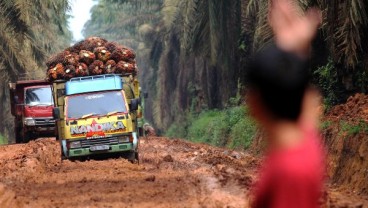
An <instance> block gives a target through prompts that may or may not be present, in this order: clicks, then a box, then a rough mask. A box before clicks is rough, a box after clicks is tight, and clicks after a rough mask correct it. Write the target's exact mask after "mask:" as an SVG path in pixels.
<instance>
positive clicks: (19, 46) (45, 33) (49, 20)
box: [0, 0, 71, 138]
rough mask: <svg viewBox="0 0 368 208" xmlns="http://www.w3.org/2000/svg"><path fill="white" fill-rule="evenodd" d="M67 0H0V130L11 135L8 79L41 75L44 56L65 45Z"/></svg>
mask: <svg viewBox="0 0 368 208" xmlns="http://www.w3.org/2000/svg"><path fill="white" fill-rule="evenodd" d="M68 9H69V1H68V0H60V1H52V0H42V1H40V0H36V1H24V0H3V1H1V3H0V31H1V32H0V42H1V47H0V89H2V90H0V109H1V112H0V120H1V121H3V123H2V125H1V126H0V132H1V133H2V134H3V135H4V136H5V137H7V138H12V137H13V135H12V132H13V131H12V126H13V119H12V116H11V114H10V110H9V107H10V106H9V103H10V102H9V93H8V85H7V83H8V82H9V81H15V80H18V79H21V78H43V77H44V73H43V72H44V70H42V69H41V68H43V67H44V63H43V62H44V60H45V59H46V57H47V56H48V55H49V54H51V53H53V52H55V51H57V50H59V49H61V48H64V47H65V46H67V45H68V44H69V41H70V39H71V33H70V32H69V31H68V29H67V18H68V16H67V15H66V11H67V10H68Z"/></svg>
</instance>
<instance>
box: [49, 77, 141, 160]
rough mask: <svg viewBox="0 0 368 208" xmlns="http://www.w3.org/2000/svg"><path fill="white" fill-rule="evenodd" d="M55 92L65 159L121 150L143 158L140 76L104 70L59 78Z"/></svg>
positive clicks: (137, 157) (126, 155)
mask: <svg viewBox="0 0 368 208" xmlns="http://www.w3.org/2000/svg"><path fill="white" fill-rule="evenodd" d="M52 92H53V93H52V94H53V99H54V108H53V117H54V119H55V120H56V124H57V135H56V137H57V139H58V140H59V142H60V147H61V158H62V159H74V158H80V157H90V156H93V155H99V154H120V155H122V156H124V157H125V158H127V159H128V160H129V161H131V162H134V161H139V136H140V135H142V133H141V134H140V132H143V131H142V127H143V126H139V125H140V124H141V123H142V121H141V120H142V119H143V118H142V113H141V112H142V106H141V104H140V100H141V99H140V96H141V93H140V88H139V82H138V80H137V77H136V76H134V75H133V74H103V75H93V76H84V77H74V78H71V79H70V80H67V81H66V80H55V81H53V82H52ZM138 121H140V122H138ZM138 124H139V125H138ZM142 125H143V124H142Z"/></svg>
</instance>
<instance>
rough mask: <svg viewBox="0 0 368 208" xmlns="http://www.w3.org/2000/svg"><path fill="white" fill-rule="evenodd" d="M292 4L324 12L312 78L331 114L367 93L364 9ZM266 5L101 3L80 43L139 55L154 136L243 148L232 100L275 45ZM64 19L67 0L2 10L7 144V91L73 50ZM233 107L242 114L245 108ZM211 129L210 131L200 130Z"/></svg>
mask: <svg viewBox="0 0 368 208" xmlns="http://www.w3.org/2000/svg"><path fill="white" fill-rule="evenodd" d="M296 2H297V3H298V5H299V7H300V10H299V12H300V13H303V11H304V10H305V9H306V8H308V7H311V6H317V7H319V8H320V9H321V10H322V11H323V24H322V26H321V29H320V32H319V33H318V36H317V38H316V40H315V42H314V43H313V50H312V53H311V58H312V59H311V60H312V61H311V71H312V72H313V73H312V74H313V78H314V79H313V80H314V82H315V83H316V84H317V85H318V86H320V87H321V89H322V92H323V93H324V95H325V97H326V105H327V106H329V105H335V104H337V103H340V102H343V101H345V99H346V98H347V97H348V96H349V95H351V94H353V93H355V92H366V90H367V89H368V71H367V70H368V45H367V44H364V43H366V42H367V41H368V33H367V31H368V3H367V1H365V0H346V1H326V0H297V1H296ZM268 4H269V1H268V0H232V1H228V0H202V1H198V0H185V1H184V0H146V1H135V0H99V1H98V4H97V5H95V6H94V7H93V9H92V18H91V20H90V21H89V22H87V24H86V25H85V28H84V35H85V36H91V35H98V36H102V37H104V38H106V39H109V40H111V41H117V42H119V43H121V44H124V45H126V46H128V47H131V48H133V49H134V50H136V51H137V54H138V57H137V61H138V66H139V67H140V71H141V73H140V79H141V83H142V88H143V90H144V91H146V92H148V94H149V99H147V100H146V112H145V116H146V117H147V120H148V121H150V123H152V124H153V125H154V126H155V127H156V128H158V131H162V132H165V131H166V130H168V133H170V130H173V129H178V128H177V127H178V126H184V127H185V128H179V129H181V132H179V133H180V134H182V135H185V136H187V137H188V138H190V139H192V140H198V141H199V140H201V141H202V140H203V141H208V142H210V143H212V144H217V145H225V146H232V145H233V144H234V146H235V145H236V144H239V145H241V146H243V147H246V146H247V142H246V141H248V138H241V137H240V136H239V135H240V132H241V131H242V129H243V128H244V129H246V127H248V126H249V128H250V129H252V128H253V127H252V126H253V125H252V124H250V123H251V122H249V121H248V120H247V117H246V116H245V117H242V116H236V115H235V114H239V115H243V114H246V110H245V109H243V107H239V106H237V105H235V106H234V105H231V106H232V107H229V105H228V100H229V99H231V98H232V97H235V96H238V97H239V95H240V94H241V93H240V92H241V91H242V90H243V89H242V87H241V86H246V83H245V79H244V77H245V74H244V70H243V69H244V68H245V67H246V64H247V62H248V58H249V57H250V56H251V55H252V54H253V53H254V52H256V51H257V50H259V49H260V48H262V47H264V46H265V45H267V44H269V43H270V42H271V41H272V38H273V37H272V31H271V29H270V27H269V26H268V24H267V13H268ZM68 9H69V1H68V0H60V1H51V0H42V1H40V0H36V1H33V2H29V1H23V0H4V1H2V2H1V3H0V16H1V18H0V29H1V31H2V32H1V33H0V40H1V43H2V47H1V49H0V63H1V64H0V72H1V73H0V74H1V75H0V80H1V82H0V89H3V90H0V100H1V102H0V108H1V109H2V112H1V113H0V120H3V121H5V122H4V124H3V125H1V126H0V132H2V133H3V135H5V136H8V135H9V132H8V131H9V129H11V126H12V120H11V119H8V118H11V115H10V113H9V106H8V103H9V97H8V96H9V95H8V92H7V90H6V89H7V86H6V83H7V82H8V81H10V80H12V81H14V80H16V79H18V78H19V77H20V76H24V75H25V76H27V77H29V78H39V77H43V72H42V71H41V70H39V68H42V66H43V61H44V60H45V58H46V56H47V55H48V54H51V53H53V52H54V51H57V50H59V49H60V48H64V47H65V46H66V45H67V44H68V43H69V42H70V40H71V35H70V32H69V31H68V30H67V29H66V28H67V27H66V25H67V18H68V16H67V15H66V11H67V10H68ZM233 101H234V103H236V104H238V105H239V104H240V102H239V99H237V100H233ZM215 109H217V110H215ZM242 119H244V121H242ZM220 121H221V122H220ZM178 124H180V125H178ZM183 124H184V125H183ZM189 124H190V125H189ZM194 124H196V125H198V126H201V127H203V128H199V127H195V126H194ZM229 126H231V127H230V129H226V128H227V127H229ZM208 128H211V129H213V131H206V130H203V129H208ZM215 128H216V129H215ZM250 129H249V132H252V131H251V130H250ZM197 131H198V132H197ZM246 131H248V130H246ZM176 132H177V131H176ZM229 135H230V136H229ZM243 135H244V134H243ZM234 138H236V139H234ZM238 141H244V142H243V143H242V142H238ZM237 142H238V143H237Z"/></svg>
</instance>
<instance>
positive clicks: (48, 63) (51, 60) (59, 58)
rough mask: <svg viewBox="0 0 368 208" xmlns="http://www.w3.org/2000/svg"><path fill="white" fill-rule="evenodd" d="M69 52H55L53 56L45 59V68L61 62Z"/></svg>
mask: <svg viewBox="0 0 368 208" xmlns="http://www.w3.org/2000/svg"><path fill="white" fill-rule="evenodd" d="M69 54H70V52H69V51H63V52H61V53H58V54H55V55H53V56H51V57H50V58H49V59H48V60H47V61H46V66H47V68H53V67H55V66H56V64H58V63H62V62H63V61H64V59H65V57H66V56H68V55H69Z"/></svg>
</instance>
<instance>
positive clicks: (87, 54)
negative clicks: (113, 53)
mask: <svg viewBox="0 0 368 208" xmlns="http://www.w3.org/2000/svg"><path fill="white" fill-rule="evenodd" d="M95 59H96V56H95V54H94V53H92V52H91V51H86V50H81V51H80V52H79V61H82V62H84V63H85V64H87V65H90V64H91V63H92V62H93V61H94V60H95Z"/></svg>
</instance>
